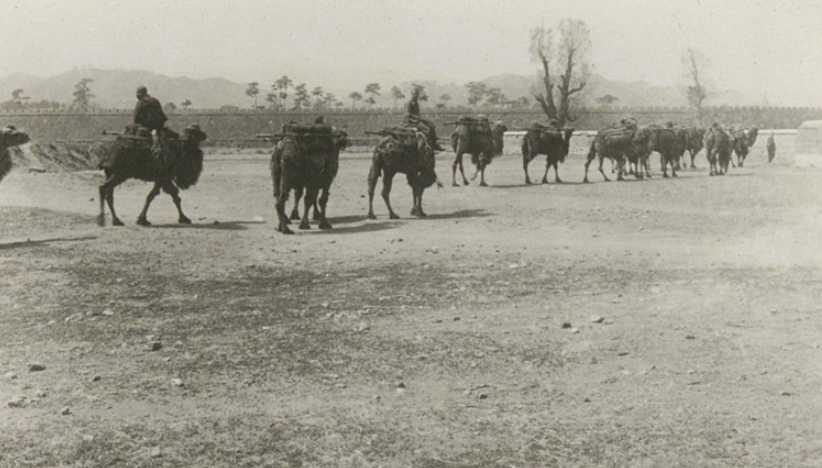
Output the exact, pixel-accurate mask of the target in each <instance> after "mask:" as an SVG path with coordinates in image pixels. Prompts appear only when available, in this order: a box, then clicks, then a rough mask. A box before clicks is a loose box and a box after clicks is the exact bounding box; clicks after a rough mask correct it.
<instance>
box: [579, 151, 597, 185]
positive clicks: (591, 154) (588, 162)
mask: <svg viewBox="0 0 822 468" xmlns="http://www.w3.org/2000/svg"><path fill="white" fill-rule="evenodd" d="M595 157H596V153H595V152H594V150H593V148H591V150H590V151H588V158H587V159H586V160H585V178H584V179H582V182H583V183H586V184H587V183H588V167H589V166H590V165H591V161H593V160H594V158H595Z"/></svg>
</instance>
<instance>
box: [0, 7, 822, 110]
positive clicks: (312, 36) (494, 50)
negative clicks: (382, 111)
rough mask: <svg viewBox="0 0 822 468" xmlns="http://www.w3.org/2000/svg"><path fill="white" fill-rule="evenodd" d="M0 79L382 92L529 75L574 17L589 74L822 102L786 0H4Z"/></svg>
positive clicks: (811, 55) (815, 19) (816, 43)
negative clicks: (293, 85) (76, 76)
mask: <svg viewBox="0 0 822 468" xmlns="http://www.w3.org/2000/svg"><path fill="white" fill-rule="evenodd" d="M3 4H4V5H3V6H4V8H3V10H4V12H3V14H2V15H0V37H2V39H3V41H2V43H3V47H0V75H3V76H5V75H8V74H11V73H14V72H22V73H27V74H32V75H38V76H51V75H55V74H58V73H62V72H65V71H68V70H70V69H72V68H76V67H82V66H88V65H90V66H93V67H95V68H126V69H147V70H151V71H154V72H157V73H161V74H165V75H170V76H189V77H192V78H208V77H215V76H221V77H225V78H227V79H230V80H232V81H236V82H239V83H248V82H250V81H258V82H260V84H261V85H263V86H264V87H268V86H269V85H270V84H271V83H272V82H273V81H274V79H276V78H278V77H279V76H282V75H283V74H287V75H289V76H290V77H291V78H292V79H293V80H295V81H296V82H306V83H308V85H309V87H313V86H323V87H325V88H327V89H328V88H333V89H346V88H350V89H351V90H352V91H353V90H361V88H362V87H363V86H364V84H365V83H369V82H379V83H381V84H382V85H383V87H384V88H388V87H390V86H392V85H394V84H398V83H400V82H407V81H411V80H415V79H433V80H437V81H439V82H441V83H449V82H453V83H465V82H468V81H471V80H477V79H482V78H485V77H488V76H491V75H495V74H499V73H516V74H533V73H535V71H536V69H537V67H536V65H535V64H533V63H531V62H530V57H529V54H528V41H529V32H530V30H531V29H532V28H533V27H534V26H537V25H539V24H541V23H544V24H545V25H546V26H549V27H552V26H554V25H555V24H556V23H557V22H558V21H559V20H560V19H562V18H566V17H573V18H578V19H582V20H584V21H585V22H586V23H587V24H588V26H589V28H590V30H591V36H592V37H591V38H592V42H593V51H592V62H593V64H594V66H595V71H596V72H597V73H599V74H601V75H604V76H606V77H608V78H612V79H620V80H631V81H634V80H636V81H639V80H642V81H647V82H650V83H653V84H659V85H671V84H676V83H682V82H683V73H682V66H681V62H680V59H681V56H682V54H683V52H684V51H685V49H686V48H687V47H688V46H689V45H690V46H692V47H695V48H697V49H700V50H701V51H702V52H703V53H704V54H705V55H706V56H707V58H708V59H709V60H710V62H711V64H710V67H708V68H707V69H706V70H705V71H704V73H705V75H707V76H708V78H710V79H711V81H712V82H713V83H714V84H715V86H717V87H720V88H724V89H735V90H737V91H740V92H742V93H744V94H747V95H749V96H751V97H754V98H757V99H764V97H765V96H767V98H768V99H769V100H770V101H771V103H773V104H781V105H808V106H820V105H822V2H814V1H810V0H807V1H795V0H760V1H756V0H664V1H663V0H624V1H620V0H611V1H605V0H603V1H588V0H566V1H546V0H543V1H534V0H504V1H490V0H489V1H482V0H367V1H366V0H328V1H326V0H289V1H273V0H242V1H241V0H163V1H158V0H128V1H121V0H106V1H101V0H94V1H92V0H4V1H3Z"/></svg>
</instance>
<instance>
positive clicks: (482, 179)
mask: <svg viewBox="0 0 822 468" xmlns="http://www.w3.org/2000/svg"><path fill="white" fill-rule="evenodd" d="M479 173H480V183H479V185H480V187H488V184H486V183H485V163H483V162H481V163H480V166H479ZM420 198H422V194H420ZM420 201H422V200H420ZM420 211H422V204H420ZM423 216H425V215H423Z"/></svg>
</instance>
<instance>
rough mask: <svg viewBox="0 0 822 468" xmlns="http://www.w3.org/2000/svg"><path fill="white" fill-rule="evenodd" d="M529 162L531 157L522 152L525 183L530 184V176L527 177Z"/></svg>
mask: <svg viewBox="0 0 822 468" xmlns="http://www.w3.org/2000/svg"><path fill="white" fill-rule="evenodd" d="M529 162H531V158H529V157H528V155H527V154H525V153H522V170H523V172H525V185H531V178H530V177H528V163H529Z"/></svg>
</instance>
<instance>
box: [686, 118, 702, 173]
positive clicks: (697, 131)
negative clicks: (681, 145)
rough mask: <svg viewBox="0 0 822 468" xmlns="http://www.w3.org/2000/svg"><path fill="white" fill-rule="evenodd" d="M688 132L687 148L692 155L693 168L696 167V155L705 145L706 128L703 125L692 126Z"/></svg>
mask: <svg viewBox="0 0 822 468" xmlns="http://www.w3.org/2000/svg"><path fill="white" fill-rule="evenodd" d="M686 133H687V137H686V139H685V148H686V149H687V150H688V153H689V154H690V155H691V169H694V168H696V165H695V164H694V159H695V158H696V155H697V154H698V153H699V152H700V151H702V147H703V146H704V143H703V139H704V138H705V129H704V128H702V127H690V128H688V129H687V131H686Z"/></svg>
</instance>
